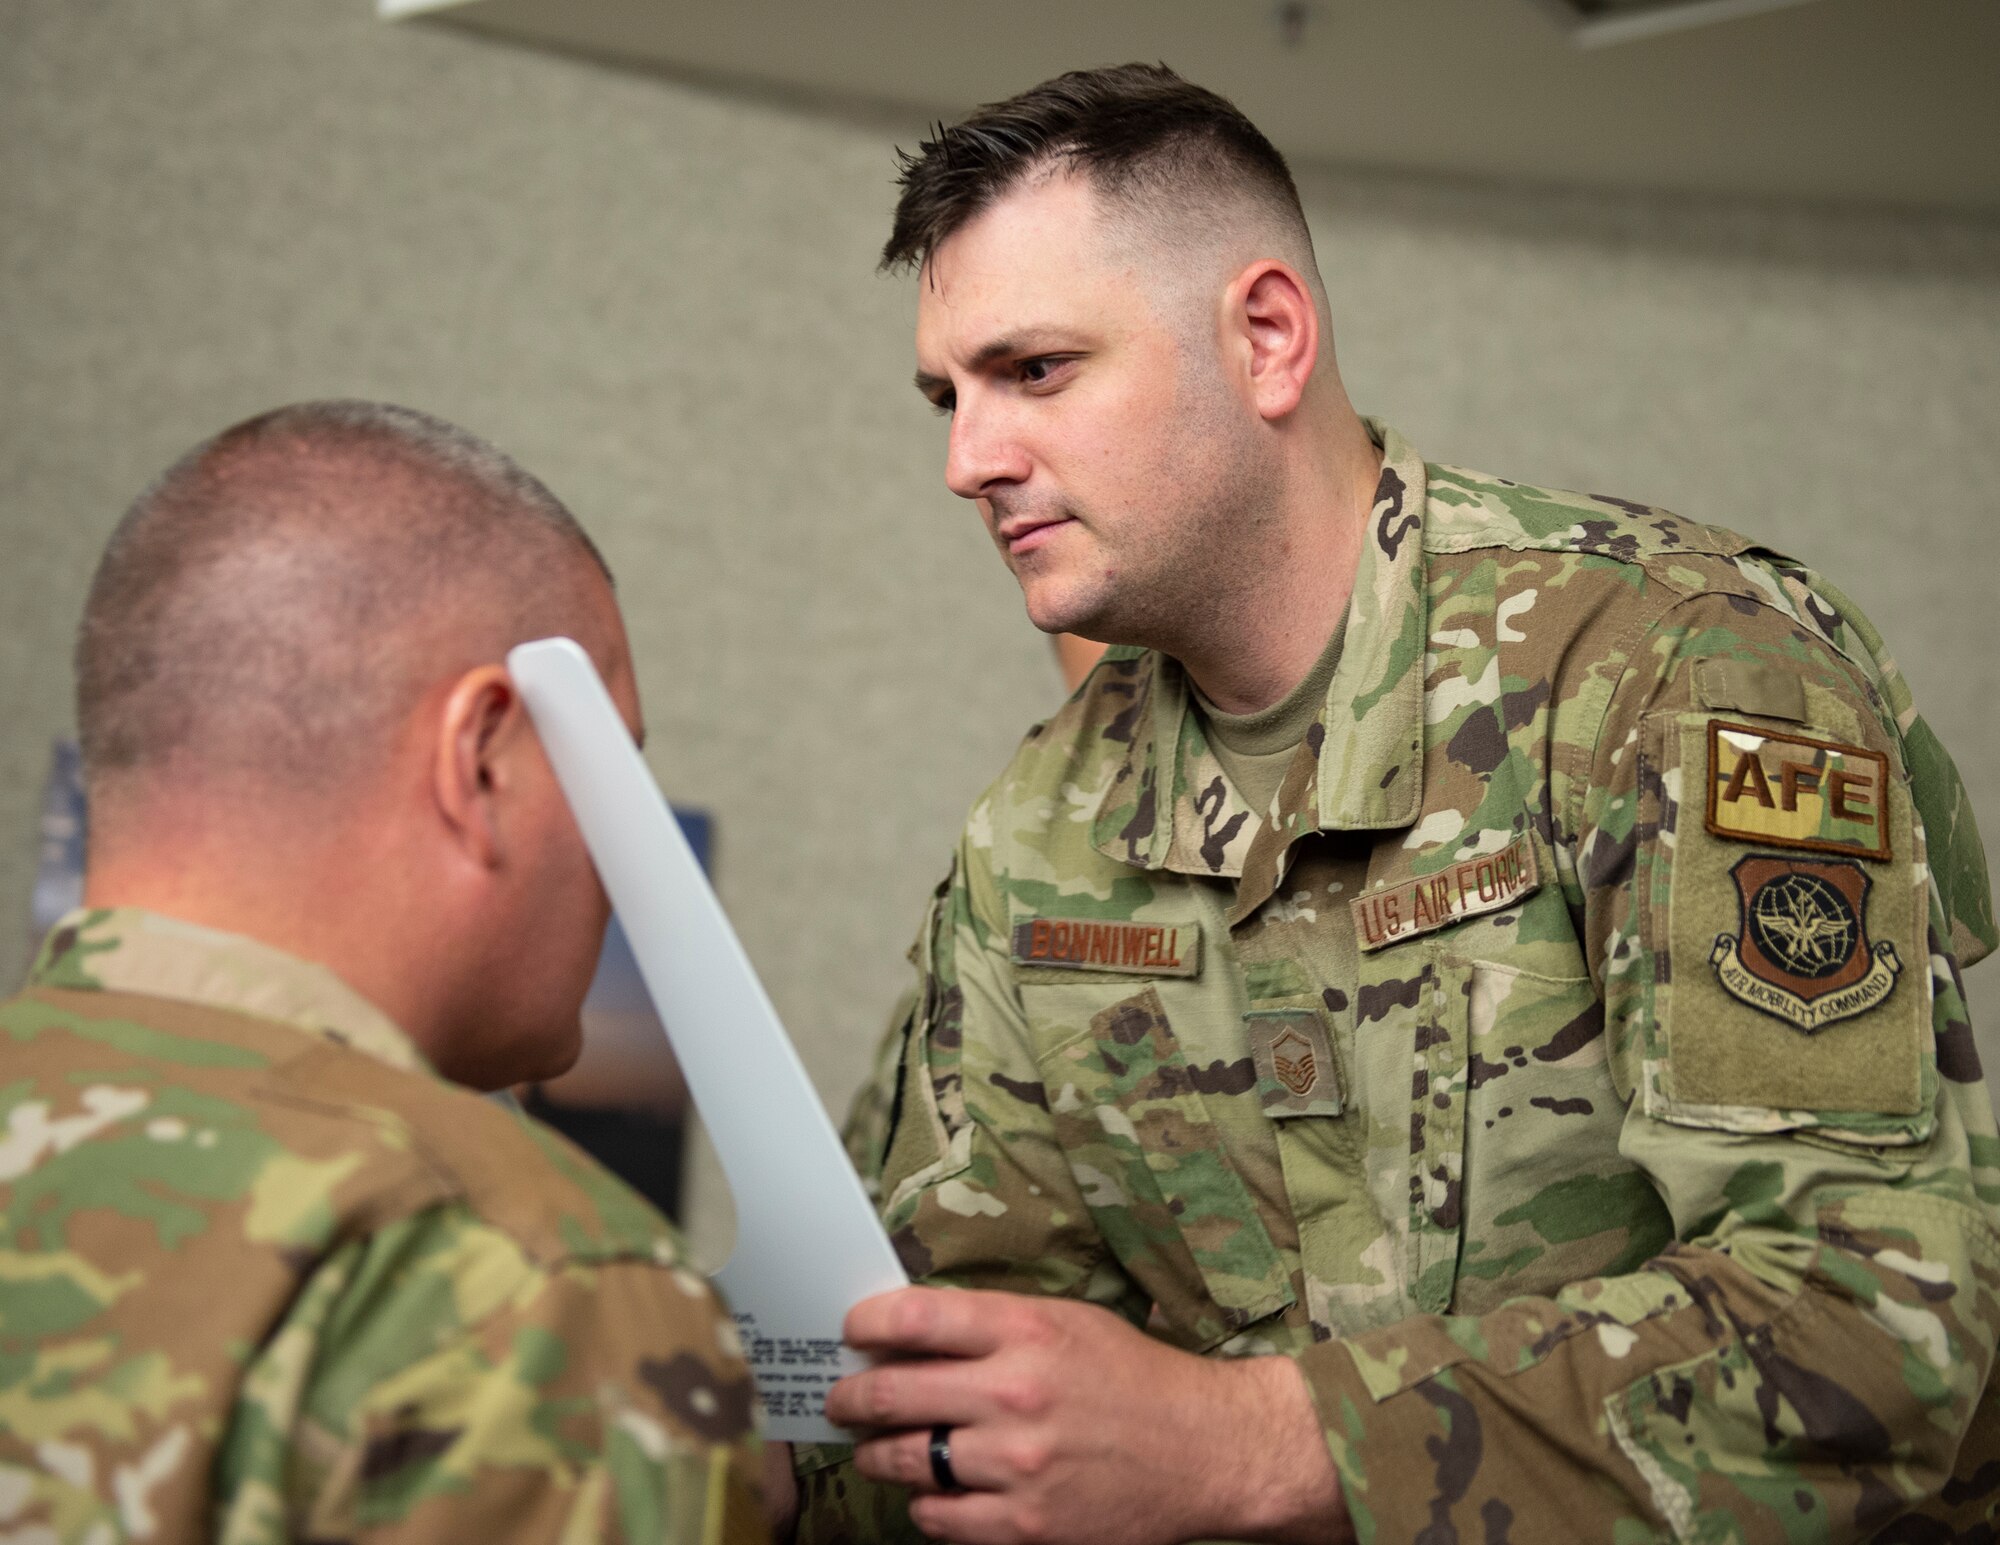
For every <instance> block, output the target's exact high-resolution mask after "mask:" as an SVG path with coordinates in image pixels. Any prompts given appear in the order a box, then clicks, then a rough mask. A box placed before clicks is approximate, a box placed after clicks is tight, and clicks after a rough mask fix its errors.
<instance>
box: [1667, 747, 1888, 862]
mask: <svg viewBox="0 0 2000 1545" xmlns="http://www.w3.org/2000/svg"><path fill="white" fill-rule="evenodd" d="M1888 785H1889V759H1888V758H1887V757H1885V756H1883V755H1882V754H1881V753H1879V752H1875V751H1865V750H1863V749H1862V748H1861V747H1859V746H1843V745H1841V744H1839V743H1838V742H1836V741H1831V740H1810V739H1807V738H1806V737H1805V736H1803V735H1784V734H1779V733H1777V732H1775V731H1772V730H1759V729H1752V728H1750V727H1749V726H1748V725H1742V724H1728V723H1725V722H1724V721H1722V720H1720V719H1712V720H1710V721H1709V725H1708V812H1707V825H1708V830H1709V832H1710V833H1711V834H1712V835H1714V836H1717V837H1728V838H1732V839H1734V840H1736V841H1739V842H1754V843H1757V844H1759V845H1760V846H1763V847H1777V848H1799V849H1803V850H1804V851H1806V852H1810V853H1838V854H1844V855H1852V856H1853V857H1856V858H1866V859H1875V860H1882V861H1886V860H1887V859H1889V858H1890V857H1891V856H1892V855H1891V853H1890V848H1889V813H1888V809H1887V806H1886V804H1885V796H1886V794H1887V792H1888Z"/></svg>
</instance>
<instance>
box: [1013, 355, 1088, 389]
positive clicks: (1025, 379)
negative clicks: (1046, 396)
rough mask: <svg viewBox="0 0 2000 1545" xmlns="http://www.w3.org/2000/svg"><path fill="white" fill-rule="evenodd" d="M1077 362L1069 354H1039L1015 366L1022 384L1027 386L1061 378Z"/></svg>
mask: <svg viewBox="0 0 2000 1545" xmlns="http://www.w3.org/2000/svg"><path fill="white" fill-rule="evenodd" d="M1075 363H1076V361H1075V360H1074V359H1073V358H1071V357H1069V356H1067V355H1062V354H1037V355H1035V356H1033V357H1032V358H1030V359H1024V360H1022V361H1021V362H1020V364H1018V365H1016V366H1015V367H1014V368H1015V371H1016V372H1017V373H1018V374H1019V376H1020V378H1021V381H1022V384H1024V385H1027V386H1047V385H1049V384H1050V383H1051V382H1054V381H1057V380H1060V379H1061V378H1062V376H1063V374H1064V373H1065V372H1066V371H1067V370H1068V369H1069V367H1070V366H1071V365H1074V364H1075Z"/></svg>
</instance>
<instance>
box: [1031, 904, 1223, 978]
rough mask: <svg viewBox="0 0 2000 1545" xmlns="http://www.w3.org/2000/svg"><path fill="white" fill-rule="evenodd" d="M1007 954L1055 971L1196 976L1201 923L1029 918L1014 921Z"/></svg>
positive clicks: (1198, 972) (1083, 918) (1199, 962)
mask: <svg viewBox="0 0 2000 1545" xmlns="http://www.w3.org/2000/svg"><path fill="white" fill-rule="evenodd" d="M1010 955H1011V957H1012V959H1013V962H1014V964H1015V965H1017V966H1045V967H1051V968H1053V969H1055V970H1058V971H1114V972H1118V973H1120V974H1123V975H1126V976H1196V975H1199V974H1200V971H1201V926H1200V925H1199V924H1198V923H1119V922H1103V921H1100V920H1098V919H1096V918H1088V917H1033V918H1029V919H1027V920H1026V921H1024V922H1019V923H1016V924H1015V925H1014V935H1013V940H1012V949H1011V951H1010Z"/></svg>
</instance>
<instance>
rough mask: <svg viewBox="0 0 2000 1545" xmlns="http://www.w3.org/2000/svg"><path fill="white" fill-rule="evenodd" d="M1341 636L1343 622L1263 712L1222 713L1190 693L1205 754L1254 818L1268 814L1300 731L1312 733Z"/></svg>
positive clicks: (1300, 738) (1198, 692)
mask: <svg viewBox="0 0 2000 1545" xmlns="http://www.w3.org/2000/svg"><path fill="white" fill-rule="evenodd" d="M1346 632H1347V621H1346V619H1345V618H1344V617H1343V618H1342V619H1341V623H1340V626H1338V627H1337V628H1335V629H1334V630H1333V637H1331V638H1329V639H1328V640H1327V641H1326V648H1325V649H1323V650H1322V651H1321V652H1320V657H1319V658H1318V659H1317V660H1315V661H1314V662H1313V668H1312V669H1311V670H1309V671H1307V672H1306V676H1305V680H1303V681H1301V682H1300V683H1299V684H1298V685H1297V686H1296V687H1294V688H1292V690H1291V691H1289V692H1287V693H1286V694H1285V695H1284V697H1282V698H1281V699H1279V700H1278V701H1277V702H1275V703H1273V704H1272V705H1271V706H1270V707H1269V708H1260V709H1258V710H1257V712H1255V713H1224V712H1223V711H1222V710H1221V709H1220V708H1217V707H1216V706H1215V704H1213V703H1211V702H1210V701H1209V700H1208V699H1207V698H1206V697H1205V696H1203V695H1202V690H1201V688H1199V687H1196V688H1195V689H1194V700H1195V704H1196V706H1197V708H1198V709H1199V710H1200V712H1201V717H1202V728H1203V730H1204V731H1206V733H1207V735H1208V746H1209V749H1210V750H1211V751H1213V752H1214V753H1215V759H1216V760H1217V761H1218V762H1220V763H1221V764H1222V770H1223V772H1224V773H1225V774H1226V775H1227V776H1228V778H1229V781H1230V782H1231V783H1232V784H1234V785H1235V787H1236V792H1237V793H1238V794H1241V795H1242V796H1243V802H1244V803H1245V804H1247V805H1248V806H1249V807H1250V809H1251V810H1252V811H1253V812H1254V813H1255V814H1256V815H1257V816H1259V817H1260V818H1262V817H1264V816H1268V815H1269V814H1270V810H1271V801H1272V800H1273V799H1275V798H1276V797H1277V794H1278V785H1279V784H1281V783H1283V782H1284V781H1285V769H1286V768H1288V767H1290V766H1291V765H1292V756H1293V754H1294V753H1295V752H1296V751H1297V750H1298V749H1299V743H1300V742H1301V741H1303V740H1304V739H1305V738H1306V731H1307V730H1309V729H1310V728H1312V722H1313V720H1315V719H1316V718H1318V717H1319V711H1320V709H1321V708H1322V707H1323V706H1324V705H1325V703H1326V692H1327V688H1328V687H1330V686H1332V685H1333V673H1334V669H1335V668H1336V667H1337V666H1338V665H1339V664H1340V645H1341V640H1342V638H1343V637H1344V636H1345V634H1346Z"/></svg>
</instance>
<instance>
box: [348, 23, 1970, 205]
mask: <svg viewBox="0 0 2000 1545" xmlns="http://www.w3.org/2000/svg"><path fill="white" fill-rule="evenodd" d="M380 4H381V8H382V10H383V12H384V14H392V13H401V14H418V13H421V14H424V15H427V16H429V17H432V18H435V19H438V20H442V21H446V22H448V23H450V24H453V25H459V26H466V27H472V28H476V29H478V30H480V31H482V32H487V33H493V34H498V35H500V36H503V37H506V38H510V39H513V40H515V41H518V42H522V43H527V44H533V45H537V46H543V47H550V48H555V49H559V50H562V51H564V52H567V53H572V54H581V55H585V56H589V57H594V58H600V59H605V60H610V61H615V62H618V63H621V64H624V65H628V66H634V67H638V68H642V69H651V70H658V71H661V72H664V73H667V74H671V75H675V76H679V77H683V78H696V79H702V80H707V81H712V82H721V83H733V84H740V85H743V86H746V87H752V88H756V89H760V90H766V91H770V90H776V91H780V92H788V93H799V94H802V95H804V96H807V97H809V98H812V99H816V100H820V101H832V102H836V103H850V104H855V105H857V106H859V105H867V106H870V107H874V108H882V107H887V108H891V109H895V110H900V111H904V112H907V113H909V114H910V115H911V116H913V117H914V116H916V115H919V114H922V115H930V116H943V117H946V118H950V117H954V116H957V115H959V114H961V113H963V112H965V111H966V110H967V109H968V108H970V107H971V106H973V105H975V104H977V103H979V102H984V101H991V100H994V99H996V98H999V97H1004V96H1008V95H1011V94H1012V93H1013V92H1015V91H1017V90H1020V89H1021V88H1023V87H1025V86H1028V85H1031V84H1033V83H1034V82H1036V81H1038V80H1041V79H1043V78H1045V77H1047V76H1049V75H1053V74H1056V73H1058V72H1060V71H1062V70H1066V69H1072V68H1076V67H1078V66H1082V65H1090V64H1104V63H1115V62H1122V61H1125V60H1130V59H1147V60H1155V59H1160V60H1165V61H1166V62H1167V63H1168V64H1171V65H1172V66H1174V68H1176V69H1178V70H1179V71H1180V72H1181V73H1182V74H1184V75H1187V76H1188V77H1190V78H1191V79H1194V80H1197V81H1200V82H1201V83H1202V84H1204V85H1207V86H1211V87H1213V88H1215V89H1216V90H1218V91H1221V92H1223V93H1224V94H1225V95H1227V96H1230V97H1232V98H1233V99H1234V100H1235V101H1236V102H1237V103H1238V104H1239V105H1240V106H1241V107H1243V108H1244V110H1245V111H1247V112H1248V113H1249V114H1250V115H1251V117H1253V118H1254V119H1256V120H1257V122H1258V123H1259V124H1260V125H1261V126H1262V127H1263V128H1264V129H1265V130H1266V132H1268V133H1269V134H1270V135H1271V137H1272V138H1273V139H1274V140H1275V141H1276V142H1277V143H1278V145H1279V147H1280V148H1281V149H1283V150H1284V151H1285V152H1286V154H1287V155H1290V156H1292V157H1294V158H1299V159H1303V160H1307V161H1317V162H1326V163H1333V164H1339V165H1350V166H1353V165H1360V166H1374V167H1387V168H1397V169H1403V170H1410V171H1427V172H1438V173H1446V174H1452V175H1472V176H1487V177H1505V178H1524V179H1530V180H1534V181H1538V182H1545V183H1558V184H1571V185H1581V186H1592V187H1624V188H1635V187H1636V188H1652V189H1671V190H1681V191H1690V192H1705V193H1727V194H1744V195H1751V196H1759V197H1780V198H1798V199H1809V200H1832V201H1841V202H1863V203H1873V204H1907V205H1929V206H1951V207H1957V208H1962V209H1969V210H1989V211H1991V210H2000V0H1811V3H1806V0H1690V3H1687V4H1685V5H1683V6H1682V7H1681V8H1680V9H1681V10H1682V11H1683V12H1684V13H1685V14H1683V15H1681V16H1679V17H1669V16H1668V15H1667V14H1666V12H1665V10H1663V9H1662V8H1659V7H1653V8H1651V10H1650V11H1649V9H1648V8H1647V7H1645V6H1641V5H1637V4H1634V3H1633V0H1001V3H997V4H996V3H991V0H988V3H980V4H975V3H973V0H380ZM1565 8H1567V9H1568V10H1570V11H1572V12H1574V13H1576V14H1577V15H1579V16H1581V17H1582V18H1584V19H1583V20H1582V22H1581V25H1580V26H1579V25H1577V24H1576V23H1574V22H1572V23H1570V24H1567V25H1566V24H1565V22H1564V21H1563V19H1562V15H1561V13H1562V12H1563V11H1564V9H1565ZM1593 17H1594V18H1595V19H1592V18H1593ZM1592 45H1595V46H1592Z"/></svg>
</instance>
